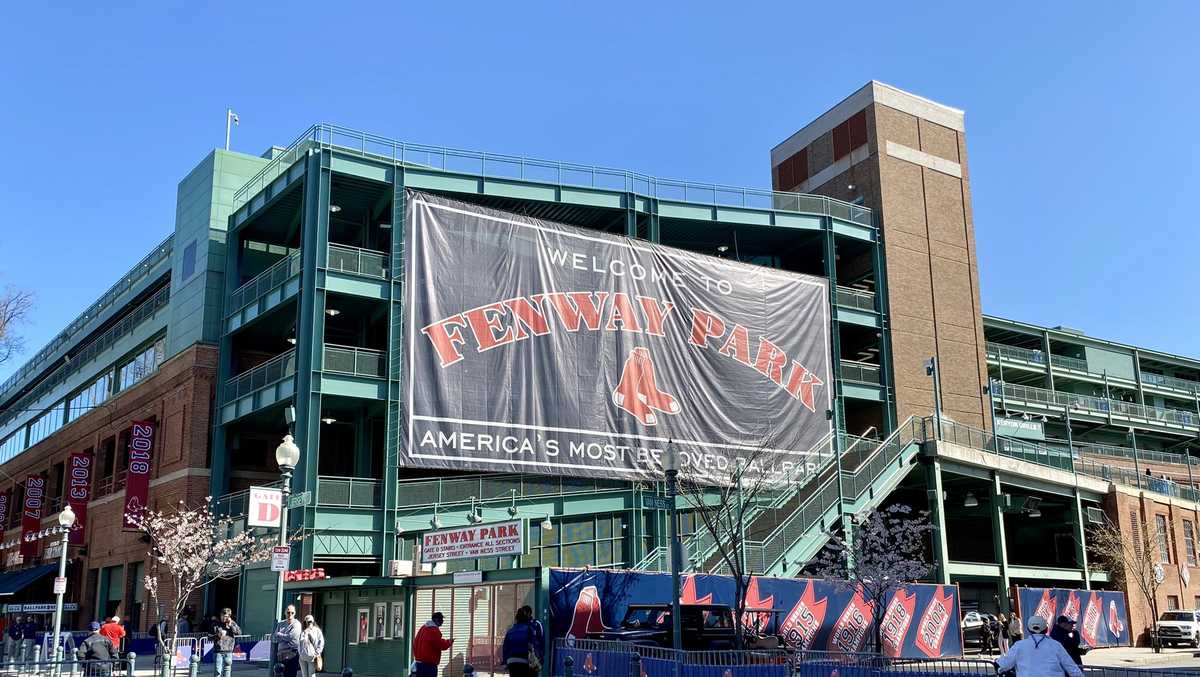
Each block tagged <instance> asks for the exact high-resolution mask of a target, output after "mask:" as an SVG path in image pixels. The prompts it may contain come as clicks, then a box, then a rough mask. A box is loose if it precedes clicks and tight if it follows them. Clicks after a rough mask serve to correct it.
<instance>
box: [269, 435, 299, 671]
mask: <svg viewBox="0 0 1200 677" xmlns="http://www.w3.org/2000/svg"><path fill="white" fill-rule="evenodd" d="M275 462H276V463H278V464H279V474H280V475H282V476H283V487H282V496H281V497H280V501H279V545H281V546H286V545H287V544H288V538H287V529H288V497H289V496H290V495H291V493H292V470H294V469H295V467H296V464H297V463H299V462H300V447H297V446H296V442H295V441H294V440H293V438H292V436H291V435H284V436H283V442H281V443H280V444H279V446H278V447H275ZM284 573H286V572H283V571H280V572H279V579H278V580H277V581H276V583H275V612H276V613H277V614H281V613H283V576H284ZM274 651H275V642H271V652H272V654H274ZM271 662H272V664H274V662H275V656H274V655H272V657H271Z"/></svg>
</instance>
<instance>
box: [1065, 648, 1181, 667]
mask: <svg viewBox="0 0 1200 677" xmlns="http://www.w3.org/2000/svg"><path fill="white" fill-rule="evenodd" d="M1195 651H1196V650H1195V649H1163V650H1162V653H1157V654H1156V653H1154V650H1153V649H1150V648H1147V647H1128V646H1120V647H1112V648H1108V649H1092V650H1091V651H1089V652H1087V654H1086V655H1085V656H1084V657H1083V664H1084V665H1094V666H1106V667H1123V668H1162V669H1172V670H1176V669H1185V668H1186V669H1190V670H1192V671H1195V672H1197V673H1200V658H1197V657H1196V656H1195V655H1194V653H1195Z"/></svg>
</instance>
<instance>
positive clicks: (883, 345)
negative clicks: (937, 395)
mask: <svg viewBox="0 0 1200 677" xmlns="http://www.w3.org/2000/svg"><path fill="white" fill-rule="evenodd" d="M875 233H876V235H875V242H874V243H872V249H871V259H872V263H873V264H874V270H875V312H877V313H879V375H880V381H881V383H882V385H883V392H884V402H883V430H882V431H881V432H882V435H883V436H884V437H887V436H888V435H889V434H891V432H892V431H893V430H895V429H896V426H897V425H899V423H898V416H897V414H896V380H895V379H894V378H893V375H892V323H891V319H890V316H889V315H888V285H887V270H886V268H887V263H886V262H885V261H884V257H883V231H882V230H876V231H875Z"/></svg>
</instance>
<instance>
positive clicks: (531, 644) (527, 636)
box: [503, 606, 542, 677]
mask: <svg viewBox="0 0 1200 677" xmlns="http://www.w3.org/2000/svg"><path fill="white" fill-rule="evenodd" d="M540 635H541V633H540V631H539V626H538V625H535V621H534V620H533V609H531V608H529V607H528V606H523V607H521V608H520V609H519V610H517V617H516V619H514V620H513V624H512V627H510V628H509V629H508V632H506V633H504V647H503V657H504V664H505V666H507V667H508V674H509V675H510V677H535V675H537V674H538V673H539V672H541V670H542V645H541V641H540V640H539V637H540Z"/></svg>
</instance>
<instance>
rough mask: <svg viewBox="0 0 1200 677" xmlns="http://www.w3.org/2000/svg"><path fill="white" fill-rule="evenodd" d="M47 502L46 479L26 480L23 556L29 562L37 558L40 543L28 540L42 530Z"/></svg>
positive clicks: (23, 507)
mask: <svg viewBox="0 0 1200 677" xmlns="http://www.w3.org/2000/svg"><path fill="white" fill-rule="evenodd" d="M45 501H46V478H44V477H42V476H41V475H30V476H28V477H26V478H25V501H24V505H23V506H22V510H23V512H22V513H21V556H22V557H24V558H25V561H26V562H28V561H30V560H32V559H33V558H34V557H36V556H37V553H38V541H37V539H36V538H26V536H29V535H31V534H36V533H37V532H39V531H41V529H42V508H43V506H44V505H45Z"/></svg>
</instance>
